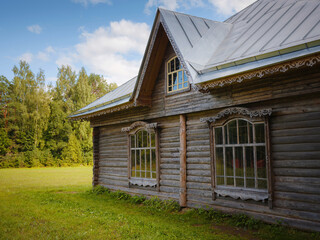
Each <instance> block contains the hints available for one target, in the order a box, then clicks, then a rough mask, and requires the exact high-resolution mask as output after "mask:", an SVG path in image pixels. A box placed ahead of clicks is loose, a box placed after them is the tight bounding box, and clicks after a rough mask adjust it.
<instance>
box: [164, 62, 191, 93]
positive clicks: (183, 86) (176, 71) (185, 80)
mask: <svg viewBox="0 0 320 240" xmlns="http://www.w3.org/2000/svg"><path fill="white" fill-rule="evenodd" d="M176 59H177V60H178V61H179V67H178V68H177V67H176V62H177V61H176ZM171 62H173V64H174V67H173V68H174V70H173V71H171ZM166 70H167V74H166V77H167V81H166V87H167V93H175V92H179V91H182V90H187V89H189V88H190V86H189V82H188V78H187V75H186V72H185V71H184V70H183V68H182V65H181V62H180V60H179V58H178V57H177V56H174V57H172V58H170V59H169V60H168V61H167V65H166ZM179 73H180V74H181V79H182V82H181V83H179ZM174 74H176V75H177V83H176V84H173V76H174ZM170 76H171V82H172V84H171V85H170V84H169V82H170ZM180 85H181V87H179V86H180ZM175 86H176V87H177V89H174V87H175ZM170 88H171V89H170Z"/></svg>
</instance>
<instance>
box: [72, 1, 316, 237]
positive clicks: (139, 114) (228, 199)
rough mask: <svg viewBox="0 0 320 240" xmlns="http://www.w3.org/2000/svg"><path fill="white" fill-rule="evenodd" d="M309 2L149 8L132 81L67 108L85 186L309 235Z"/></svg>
mask: <svg viewBox="0 0 320 240" xmlns="http://www.w3.org/2000/svg"><path fill="white" fill-rule="evenodd" d="M319 13H320V1H319V0H283V1H278V0H258V1H256V2H254V3H253V4H252V5H250V6H249V7H247V8H245V9H244V10H242V11H240V12H239V13H237V14H235V15H234V16H232V17H230V18H229V19H227V20H225V21H224V22H217V21H214V20H210V19H204V18H201V17H196V16H191V15H186V14H182V13H178V12H173V11H169V10H165V9H161V8H160V9H158V10H157V13H156V16H155V20H154V23H153V27H152V30H151V33H150V37H149V40H148V43H147V46H146V50H145V53H144V57H143V60H142V63H141V66H140V70H139V72H138V75H137V76H136V77H134V78H132V79H130V80H129V81H128V82H126V83H125V84H123V85H121V86H120V87H118V88H117V89H115V90H113V91H112V92H109V93H108V94H106V95H105V96H103V97H102V98H100V99H98V100H96V101H94V102H93V103H91V104H89V105H88V106H86V107H84V108H82V109H80V110H79V111H77V112H75V113H74V114H73V115H72V116H71V119H73V120H87V121H90V123H91V126H92V128H93V142H94V144H93V145H94V147H93V148H94V149H93V150H94V166H93V174H94V175H93V185H94V186H96V185H101V186H105V187H107V188H109V189H114V190H121V191H124V192H127V193H130V194H140V195H145V196H149V197H150V196H158V197H159V198H162V199H173V200H176V201H179V203H180V205H181V206H182V207H210V208H214V209H217V210H221V211H225V212H231V213H245V214H247V215H250V216H253V217H255V218H258V219H262V220H264V221H267V222H277V221H281V222H283V223H285V224H288V225H290V226H294V227H298V228H302V229H307V230H316V231H320V14H319Z"/></svg>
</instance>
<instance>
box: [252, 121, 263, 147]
mask: <svg viewBox="0 0 320 240" xmlns="http://www.w3.org/2000/svg"><path fill="white" fill-rule="evenodd" d="M254 128H255V131H256V143H264V142H265V139H264V124H263V123H259V124H255V125H254Z"/></svg>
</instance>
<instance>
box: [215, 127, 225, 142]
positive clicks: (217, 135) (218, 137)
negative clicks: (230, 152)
mask: <svg viewBox="0 0 320 240" xmlns="http://www.w3.org/2000/svg"><path fill="white" fill-rule="evenodd" d="M214 140H215V144H223V137H222V128H215V129H214Z"/></svg>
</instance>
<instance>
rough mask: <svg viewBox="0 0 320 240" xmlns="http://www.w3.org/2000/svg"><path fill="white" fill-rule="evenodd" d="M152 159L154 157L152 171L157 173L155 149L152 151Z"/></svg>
mask: <svg viewBox="0 0 320 240" xmlns="http://www.w3.org/2000/svg"><path fill="white" fill-rule="evenodd" d="M151 157H152V171H153V172H156V171H157V165H156V150H155V149H152V150H151Z"/></svg>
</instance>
